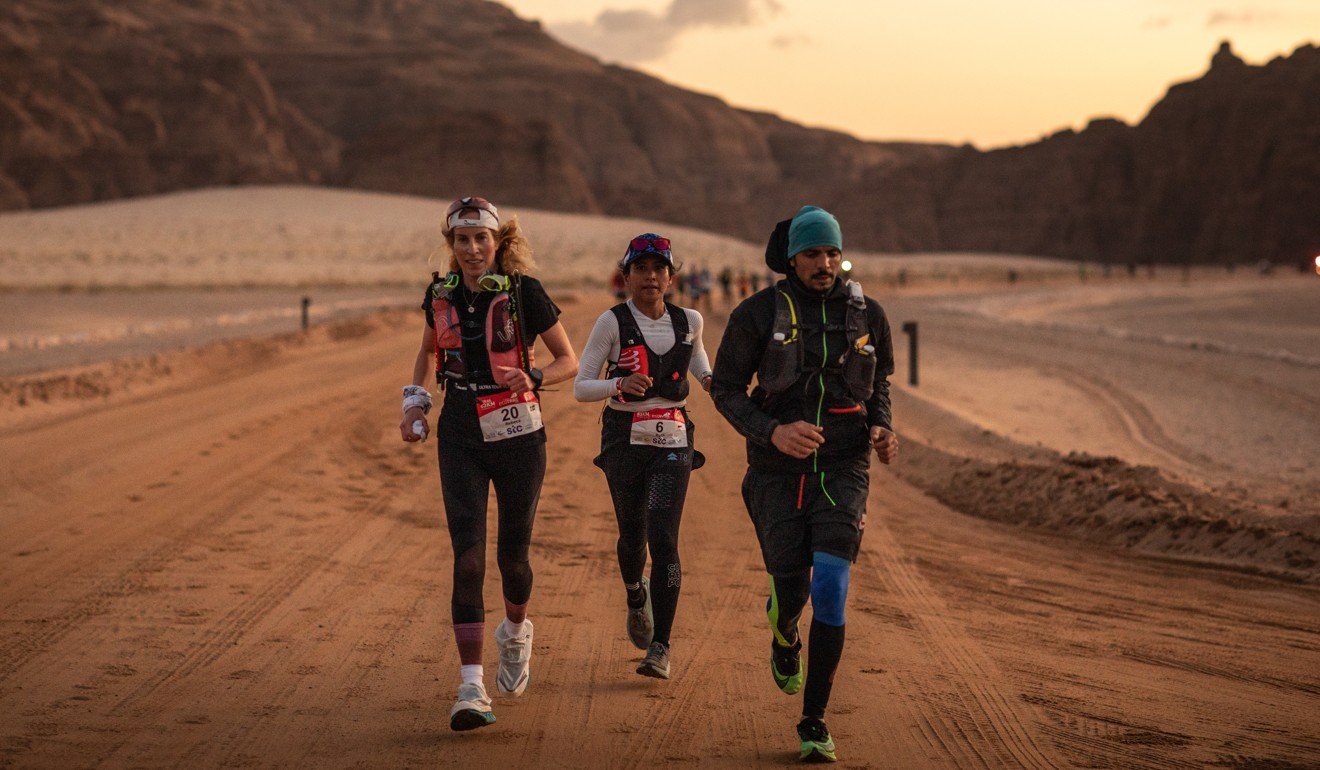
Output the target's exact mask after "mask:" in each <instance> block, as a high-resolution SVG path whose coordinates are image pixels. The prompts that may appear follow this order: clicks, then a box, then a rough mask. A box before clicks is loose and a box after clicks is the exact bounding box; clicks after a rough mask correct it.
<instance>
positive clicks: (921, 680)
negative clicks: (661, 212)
mask: <svg viewBox="0 0 1320 770" xmlns="http://www.w3.org/2000/svg"><path fill="white" fill-rule="evenodd" d="M625 237H626V236H625ZM1310 278H1311V280H1304V279H1303V278H1302V277H1298V276H1276V277H1274V278H1270V279H1262V278H1258V277H1250V278H1249V277H1247V276H1244V275H1241V274H1239V275H1238V276H1235V277H1233V278H1232V279H1229V278H1224V279H1222V280H1218V281H1210V280H1206V281H1198V282H1194V283H1193V284H1192V285H1190V286H1184V285H1182V284H1181V283H1180V282H1178V281H1177V280H1165V281H1156V282H1146V281H1136V282H1125V280H1126V279H1125V280H1124V281H1119V280H1115V281H1111V282H1108V283H1105V284H1103V285H1100V284H1097V283H1096V282H1095V281H1094V280H1093V281H1091V282H1089V283H1088V284H1087V286H1086V287H1084V288H1080V289H1079V288H1077V287H1075V286H1071V285H1070V286H1045V287H1034V286H1033V287H1023V286H1017V287H1013V288H1011V289H1010V288H1007V287H998V288H987V287H984V286H983V287H981V288H979V289H973V288H971V287H969V286H967V282H964V283H963V284H962V285H960V286H959V287H957V290H956V291H953V292H949V291H945V292H934V291H928V290H911V291H908V290H901V291H900V290H894V291H890V292H888V293H885V292H883V291H877V292H875V293H877V294H879V295H880V296H881V299H882V301H884V303H885V304H886V306H887V308H888V309H889V311H890V318H891V323H892V324H893V326H894V327H895V337H896V341H897V342H898V343H899V348H900V350H899V352H900V355H899V359H900V366H899V371H898V373H897V374H896V376H895V378H894V379H895V382H896V383H897V386H896V392H895V414H896V421H897V427H898V430H899V432H900V434H901V435H902V436H904V439H905V444H904V454H903V457H902V458H901V460H900V462H899V463H898V464H896V465H895V466H893V467H891V468H882V467H879V466H876V468H875V472H874V474H873V489H872V494H871V508H870V516H869V522H868V527H867V534H866V538H865V542H864V545H863V553H862V555H861V557H860V559H859V561H858V564H857V567H856V568H855V570H854V576H853V588H852V593H851V596H850V607H849V616H848V617H849V623H848V637H849V642H848V647H847V649H846V651H845V657H844V660H843V664H842V668H841V670H840V674H839V676H838V680H837V682H836V685H835V697H834V701H833V703H832V704H831V717H830V726H831V729H832V731H833V732H834V734H835V738H836V740H837V741H838V743H839V747H840V754H841V758H842V760H843V764H844V765H845V766H849V767H889V768H907V767H985V768H996V767H1121V768H1128V767H1139V768H1140V767H1152V768H1155V767H1158V768H1166V767H1205V766H1219V767H1256V768H1263V767H1269V768H1284V767H1312V766H1316V765H1318V764H1320V737H1318V732H1317V729H1316V727H1317V725H1320V673H1318V672H1320V592H1318V591H1317V584H1318V583H1320V566H1318V564H1320V533H1318V532H1317V531H1316V521H1317V518H1320V503H1318V502H1317V489H1320V474H1317V471H1316V470H1315V465H1314V463H1312V462H1310V460H1309V458H1310V457H1314V456H1315V453H1316V450H1317V449H1320V446H1317V443H1320V395H1317V394H1320V367H1317V366H1316V365H1315V363H1314V361H1315V358H1316V357H1317V356H1318V355H1320V354H1318V353H1317V351H1316V337H1317V335H1320V319H1316V318H1315V313H1316V312H1317V310H1316V308H1317V307H1318V304H1317V303H1316V302H1315V301H1314V298H1315V294H1316V292H1317V291H1320V281H1316V280H1314V276H1311V277H1310ZM560 297H561V299H562V302H561V304H562V305H563V307H564V311H565V315H564V321H565V323H566V325H567V326H568V328H569V331H570V334H571V336H572V337H573V339H574V340H575V341H577V342H578V343H579V344H580V343H581V341H582V340H583V339H585V336H586V332H587V330H588V329H589V328H590V324H591V322H592V321H593V320H594V318H595V316H596V315H597V314H598V313H599V312H600V311H601V310H602V309H603V308H604V307H606V306H607V305H608V303H609V300H608V298H607V297H605V296H603V295H601V294H599V293H597V292H593V291H588V290H585V289H579V290H576V291H573V292H569V291H563V292H561V293H560ZM1262 302H1265V303H1270V304H1267V305H1266V306H1265V307H1266V308H1268V309H1269V312H1261V311H1260V309H1261V303H1262ZM1152 304H1156V305H1158V307H1159V308H1160V312H1161V313H1163V314H1164V317H1162V318H1160V319H1158V323H1157V322H1156V321H1155V320H1152V319H1151V318H1150V317H1149V314H1148V313H1147V312H1146V311H1147V310H1148V309H1149V307H1150V306H1151V305H1152ZM1224 308H1229V309H1231V311H1230V312H1228V313H1227V314H1228V315H1229V316H1230V318H1225V317H1224V316H1225V314H1226V313H1225V311H1224ZM1252 308H1255V311H1254V312H1253V310H1252ZM726 311H727V308H726V307H724V306H722V305H721V306H717V307H715V308H713V309H712V312H709V313H708V314H707V315H708V319H709V325H710V331H709V332H708V336H707V343H708V344H709V345H711V346H712V347H714V345H715V344H716V341H717V340H718V335H719V331H720V329H721V327H722V325H723V322H724V318H725V317H726ZM1234 314H1236V315H1235V316H1234ZM1233 317H1236V318H1237V319H1238V323H1236V324H1234V323H1232V322H1231V320H1232V318H1233ZM906 320H918V321H919V322H920V329H921V335H922V336H921V340H922V359H921V383H920V385H918V386H916V387H913V386H909V385H907V384H906V377H907V373H908V372H907V367H906V360H905V356H904V355H903V353H904V352H905V350H904V348H903V346H904V345H905V338H904V337H903V335H901V334H900V333H898V326H899V324H900V323H901V322H903V321H906ZM419 323H420V321H419V318H418V315H417V313H416V312H415V311H390V312H381V313H376V314H374V315H371V316H367V317H362V318H353V319H341V320H337V321H332V322H328V323H324V324H320V325H318V326H316V327H315V328H314V329H313V330H312V331H311V332H310V333H308V334H306V335H301V334H286V335H282V336H266V337H260V338H254V339H246V340H225V341H220V342H213V343H211V344H209V345H206V346H202V347H196V348H191V349H187V350H180V351H173V352H159V353H157V354H156V355H154V356H146V357H137V358H132V359H120V360H115V361H109V362H103V363H99V364H93V365H90V366H83V367H79V368H76V369H66V370H58V371H48V372H42V373H38V374H29V375H21V376H12V377H7V378H0V457H3V458H4V461H3V463H0V489H2V490H3V494H2V495H0V523H2V524H3V526H2V527H0V532H2V533H3V534H0V548H3V553H4V558H3V559H2V560H0V607H3V612H2V613H0V766H6V767H9V766H12V767H91V766H103V767H184V766H186V767H401V766H403V767H412V766H434V765H441V766H451V765H453V766H458V765H463V766H466V765H471V766H500V765H503V766H508V765H511V764H533V763H534V764H537V765H539V766H556V767H570V766H584V765H585V766H650V765H654V764H664V763H675V764H677V763H700V764H707V765H715V766H729V767H734V766H749V765H757V766H780V765H787V764H791V763H792V762H793V761H794V758H795V756H796V752H795V741H794V738H793V735H792V725H793V723H794V715H795V714H796V713H797V706H798V705H799V703H798V702H797V701H796V699H792V698H787V697H785V696H783V695H782V694H780V693H779V692H778V691H777V690H776V689H775V687H774V685H773V683H772V681H771V679H770V677H769V675H768V672H766V670H765V668H766V662H765V660H764V657H765V654H764V653H765V649H764V648H765V641H766V636H767V634H766V629H765V627H764V614H763V603H764V588H765V577H764V574H763V572H762V569H761V566H760V560H759V556H758V553H757V549H756V545H755V539H754V536H753V534H752V531H751V526H750V524H749V523H748V521H747V519H746V514H745V512H744V511H743V509H742V505H741V501H740V498H739V495H738V488H737V480H738V478H739V477H740V474H741V473H742V470H743V468H744V463H743V460H742V442H741V440H740V439H739V438H738V437H737V436H736V434H734V433H733V431H732V430H731V429H730V428H729V427H728V426H727V425H726V424H725V423H724V422H723V421H722V420H721V419H720V418H719V417H718V415H717V414H716V413H715V412H714V410H713V408H712V407H711V405H710V403H709V401H708V400H706V399H704V398H696V399H694V405H693V414H694V419H695V420H696V421H697V425H698V446H699V447H700V448H701V449H702V450H703V451H704V452H705V453H706V454H707V456H708V457H709V458H710V464H709V465H708V466H707V467H706V468H704V469H702V470H701V471H699V472H697V473H696V474H695V475H694V480H693V487H692V491H691V493H690V496H689V503H688V507H687V514H686V517H685V522H684V529H683V534H682V547H683V553H684V571H685V572H686V573H687V579H686V580H685V585H684V594H683V598H682V600H681V603H680V607H679V615H678V619H677V623H676V628H675V637H674V639H675V641H674V649H673V655H674V660H675V678H674V679H673V680H672V681H670V682H657V681H655V680H649V679H642V678H640V677H638V676H636V675H635V674H633V673H632V669H633V667H634V666H635V664H636V661H637V660H638V659H639V658H640V655H639V653H638V652H637V651H635V650H634V649H633V648H632V647H631V646H630V645H629V644H628V641H627V638H626V635H625V633H624V629H623V624H622V616H623V600H622V596H621V591H620V590H619V587H618V584H617V580H618V578H617V571H616V567H615V565H614V562H613V547H614V522H613V516H612V513H611V512H610V510H611V509H610V503H609V498H608V494H607V492H606V491H605V488H604V484H603V480H602V479H601V478H600V475H599V471H597V470H596V469H595V468H594V467H593V466H592V465H591V459H592V457H593V456H594V454H595V452H596V448H597V444H598V430H599V429H598V425H597V422H596V413H597V408H596V407H593V406H589V405H580V404H577V403H576V402H574V401H573V400H572V398H571V394H570V393H569V392H568V391H567V389H560V390H557V391H555V392H552V393H548V394H547V397H546V399H545V403H546V414H547V424H548V429H549V431H550V445H549V453H550V460H551V471H550V473H549V475H548V479H547V484H546V488H545V490H544V493H543V496H542V503H541V508H540V513H539V515H538V522H537V530H536V537H535V542H534V551H533V565H534V567H535V569H536V575H537V577H536V580H537V584H536V585H537V588H536V594H535V597H534V604H533V612H532V617H533V619H534V620H535V621H536V629H537V645H536V653H535V657H534V663H533V666H534V673H533V685H532V687H531V688H530V689H529V690H528V692H527V694H526V695H525V696H524V697H522V698H520V699H516V700H514V699H497V701H496V713H497V714H498V716H499V722H498V723H497V724H496V725H495V726H494V727H492V728H489V729H487V730H483V731H479V732H478V733H475V734H461V735H460V734H455V733H451V732H450V731H449V730H448V729H447V725H446V722H445V717H446V715H447V713H448V707H449V705H450V703H451V701H452V697H453V690H454V686H455V684H456V671H457V660H456V655H455V652H454V649H453V644H452V639H451V635H450V630H449V624H448V618H447V616H448V610H447V607H446V604H447V601H448V593H449V570H448V558H449V554H448V541H447V537H446V535H445V533H444V526H443V511H442V509H441V506H440V504H439V499H438V474H437V472H436V468H435V455H434V452H435V451H436V447H435V446H434V444H433V443H427V444H426V445H423V446H406V445H403V444H402V443H401V442H400V441H399V439H398V433H397V427H396V426H397V422H398V418H397V409H398V398H397V393H398V387H399V385H400V384H401V382H402V379H401V378H402V377H404V375H405V373H406V370H407V369H408V367H409V366H410V361H411V358H412V352H413V349H414V346H415V344H416V336H417V334H416V332H417V326H418V324H419ZM1244 332H1245V333H1244ZM490 546H491V549H492V554H491V558H492V559H493V546H494V543H493V542H492V543H490ZM489 577H490V580H489V581H488V583H489V584H488V585H487V589H486V594H487V597H488V600H489V602H490V603H494V601H495V598H496V597H497V596H498V575H497V573H496V572H495V571H494V570H491V574H490V576H489ZM488 654H489V655H492V656H493V645H492V649H491V650H488Z"/></svg>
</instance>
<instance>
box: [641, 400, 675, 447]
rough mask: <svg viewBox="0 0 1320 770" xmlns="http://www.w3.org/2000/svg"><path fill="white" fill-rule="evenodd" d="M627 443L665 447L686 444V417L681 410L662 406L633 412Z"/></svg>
mask: <svg viewBox="0 0 1320 770" xmlns="http://www.w3.org/2000/svg"><path fill="white" fill-rule="evenodd" d="M629 443H631V444H643V445H646V446H658V447H665V448H674V447H685V446H687V445H688V443H687V418H686V417H684V416H683V410H682V409H671V408H666V407H662V408H660V409H648V410H646V411H645V412H634V413H633V419H632V435H631V437H630V439H629Z"/></svg>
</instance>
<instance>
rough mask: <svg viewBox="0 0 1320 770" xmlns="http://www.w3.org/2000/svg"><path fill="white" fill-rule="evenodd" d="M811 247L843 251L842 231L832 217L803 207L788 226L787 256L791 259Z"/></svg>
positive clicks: (815, 209) (817, 210)
mask: <svg viewBox="0 0 1320 770" xmlns="http://www.w3.org/2000/svg"><path fill="white" fill-rule="evenodd" d="M812 246H833V247H834V248H836V249H838V250H839V251H843V231H842V230H840V229H839V220H837V219H835V218H834V215H833V214H831V213H830V212H828V211H826V210H825V209H822V208H817V207H816V206H803V207H802V208H800V209H798V213H797V214H795V215H794V216H793V223H792V224H791V225H789V226H788V256H789V258H792V257H794V256H797V255H798V254H799V253H800V252H803V251H806V250H807V249H809V248H811V247H812Z"/></svg>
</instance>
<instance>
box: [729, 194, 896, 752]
mask: <svg viewBox="0 0 1320 770" xmlns="http://www.w3.org/2000/svg"><path fill="white" fill-rule="evenodd" d="M765 261H766V264H767V265H769V267H770V268H771V269H772V270H774V271H776V272H779V273H785V274H786V278H785V279H784V280H782V281H780V282H778V283H777V284H775V285H773V286H770V287H768V288H766V289H764V290H762V291H759V292H757V293H756V294H753V295H752V296H751V297H748V298H747V299H746V300H744V301H743V302H742V304H740V305H738V307H736V308H734V310H733V313H731V314H730V316H729V323H728V325H727V326H726V327H725V331H724V339H723V341H721V342H720V348H719V353H718V354H717V355H716V358H715V374H714V379H713V381H712V383H711V398H712V399H714V401H715V408H716V409H718V410H719V411H720V414H721V415H723V416H724V418H725V419H727V420H728V421H729V423H730V424H732V425H733V427H734V428H735V429H736V430H737V431H738V432H739V433H741V434H742V435H743V436H744V437H745V438H746V439H747V464H748V468H747V475H746V476H744V477H743V486H742V492H743V503H744V504H745V505H746V506H747V512H748V513H749V514H750V515H751V519H752V523H753V525H754V526H755V528H756V536H757V539H758V540H759V541H760V544H761V556H762V558H763V559H764V561H765V567H766V571H767V572H768V573H770V597H769V600H768V601H767V603H766V614H767V615H768V616H769V620H770V630H771V640H770V673H771V674H772V675H773V678H774V681H775V684H776V685H777V686H778V687H779V689H780V690H782V691H783V692H785V693H788V694H790V695H792V694H795V693H797V692H798V691H799V690H802V691H803V699H802V721H800V722H799V723H798V726H797V734H798V740H799V741H800V746H801V758H802V759H804V760H808V761H817V762H833V761H836V759H837V755H836V752H835V747H834V739H833V738H832V737H831V736H830V732H829V730H828V729H827V728H826V727H825V720H824V717H825V707H826V705H827V704H828V702H829V697H830V689H831V686H832V684H833V680H834V672H835V670H836V669H837V668H838V666H839V659H840V657H841V656H842V654H843V638H844V603H845V600H846V599H847V595H848V577H849V571H850V569H851V567H852V564H853V562H854V561H856V560H857V553H858V549H859V548H860V546H861V539H862V526H863V524H862V523H863V521H864V518H865V514H866V498H867V492H868V490H869V486H870V454H871V453H872V452H873V451H874V453H875V456H876V458H877V459H879V461H880V462H882V463H886V464H887V463H889V462H890V461H891V460H893V459H894V458H895V457H896V456H897V454H898V438H897V437H896V436H895V435H894V433H893V430H892V429H891V424H890V405H889V375H890V374H893V372H894V351H893V343H892V341H891V339H890V333H889V322H888V321H887V320H886V318H885V311H884V309H883V308H881V307H880V304H879V303H878V302H876V301H875V300H873V299H870V298H867V297H865V296H863V295H862V289H861V286H860V285H858V284H857V283H854V282H852V281H844V280H841V278H840V271H841V270H842V269H843V232H842V231H841V230H840V228H839V222H838V220H836V219H835V218H834V217H833V216H831V215H830V213H829V212H828V211H825V210H824V209H820V208H817V207H815V206H803V207H802V208H801V209H800V210H799V211H798V213H797V215H796V216H794V217H793V218H792V219H791V220H785V221H783V222H780V223H779V225H778V226H776V227H775V230H774V233H773V234H772V235H771V236H770V242H769V244H768V245H767V246H766V253H765ZM753 376H755V378H756V381H757V385H756V387H755V388H753V389H752V392H751V394H750V395H748V392H747V388H748V386H749V385H750V384H751V381H752V378H753ZM808 601H810V602H811V606H812V611H813V612H812V621H811V633H810V637H809V639H808V641H809V642H810V649H809V650H808V659H807V661H806V662H807V664H808V665H807V666H806V667H805V672H804V667H803V665H802V658H801V651H802V641H803V640H802V638H801V637H800V636H799V635H798V619H799V618H800V617H801V615H802V611H803V610H804V609H805V608H806V604H807V602H808ZM804 681H805V685H806V686H805V688H804V687H803V684H804Z"/></svg>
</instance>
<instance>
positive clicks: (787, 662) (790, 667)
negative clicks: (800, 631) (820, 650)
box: [770, 639, 806, 695]
mask: <svg viewBox="0 0 1320 770" xmlns="http://www.w3.org/2000/svg"><path fill="white" fill-rule="evenodd" d="M803 669H804V666H803V665H802V640H801V639H799V640H797V641H796V642H794V643H793V646H791V647H780V646H779V642H778V641H776V640H774V639H771V640H770V673H771V674H774V676H775V684H776V685H778V686H779V689H781V690H783V691H784V692H785V693H787V694H789V695H793V694H795V693H797V691H798V690H801V689H802V681H803V680H804V679H806V672H805V671H804V670H803Z"/></svg>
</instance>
